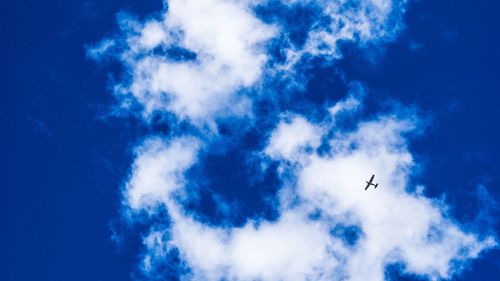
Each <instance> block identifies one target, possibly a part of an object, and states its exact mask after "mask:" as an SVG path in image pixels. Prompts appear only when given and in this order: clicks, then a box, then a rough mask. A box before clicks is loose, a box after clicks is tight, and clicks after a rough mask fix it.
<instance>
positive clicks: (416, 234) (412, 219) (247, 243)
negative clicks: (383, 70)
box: [88, 0, 496, 281]
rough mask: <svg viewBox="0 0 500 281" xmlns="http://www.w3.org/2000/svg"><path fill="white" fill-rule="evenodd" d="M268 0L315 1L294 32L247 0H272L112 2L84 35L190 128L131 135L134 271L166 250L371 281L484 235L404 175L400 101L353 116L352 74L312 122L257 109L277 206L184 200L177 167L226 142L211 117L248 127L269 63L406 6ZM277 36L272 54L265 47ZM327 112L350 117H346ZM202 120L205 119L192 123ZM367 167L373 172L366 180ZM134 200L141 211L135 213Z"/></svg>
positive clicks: (293, 60) (482, 246)
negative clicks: (256, 209) (210, 212)
mask: <svg viewBox="0 0 500 281" xmlns="http://www.w3.org/2000/svg"><path fill="white" fill-rule="evenodd" d="M278 2H280V5H281V6H282V7H286V9H289V10H294V9H302V8H304V7H307V8H310V9H312V10H314V11H317V14H316V15H317V16H316V17H315V18H314V19H313V20H312V23H310V24H309V25H306V26H304V29H306V33H305V35H304V36H305V38H304V43H303V44H293V43H290V42H287V40H283V38H285V39H286V38H290V36H291V33H292V32H293V31H291V30H290V29H289V28H287V25H286V24H284V23H283V22H281V21H280V20H274V21H273V20H269V18H263V16H262V13H258V12H256V10H257V9H260V11H262V10H266V9H267V8H269V7H271V6H273V5H274V4H276V3H277V2H273V1H244V0H171V1H168V4H167V5H166V7H167V8H166V9H165V11H163V14H162V15H161V17H160V18H155V19H148V20H146V21H145V22H140V21H137V20H133V19H131V17H129V16H124V17H122V20H121V21H120V26H121V28H122V30H123V33H122V34H121V35H119V36H117V37H116V38H114V39H107V40H104V41H102V42H101V43H100V44H98V45H97V46H96V47H95V48H93V49H91V50H89V53H88V54H89V56H90V57H92V58H94V59H102V58H106V57H107V56H108V55H114V57H115V58H117V59H118V60H120V61H121V62H122V63H123V64H124V66H125V68H126V69H127V73H128V74H129V76H126V78H125V79H124V80H123V81H122V83H120V84H119V85H115V94H116V95H117V96H118V97H120V98H121V99H122V101H123V104H124V105H125V106H126V107H125V108H126V109H131V108H132V107H127V106H128V105H131V104H135V105H139V106H140V107H141V108H142V111H141V112H142V114H143V115H142V117H143V118H144V120H145V121H146V122H148V121H149V119H150V118H151V116H152V114H153V113H155V112H159V113H160V114H165V115H166V114H169V116H174V119H175V120H174V121H172V122H177V121H183V122H186V124H188V125H189V126H191V127H190V128H195V129H193V130H192V131H191V130H183V129H181V127H182V126H180V127H179V128H178V127H175V126H174V127H173V132H172V134H171V136H170V137H154V136H147V137H146V140H145V141H144V142H143V143H142V144H141V145H139V146H138V147H137V148H136V150H135V156H136V157H135V160H134V163H133V165H132V167H131V173H130V176H129V178H128V179H127V182H126V184H125V186H124V190H123V204H124V206H125V207H126V208H125V209H127V210H128V212H129V215H130V216H129V217H128V218H129V219H130V220H135V219H143V220H146V221H145V222H144V223H146V224H148V225H149V226H150V228H149V232H148V234H146V235H145V237H144V240H143V241H144V246H145V252H144V256H143V257H144V258H143V263H142V269H143V271H144V272H145V274H146V275H148V276H153V275H154V274H156V273H157V271H156V270H157V268H161V267H162V265H164V264H165V263H169V261H170V260H169V259H170V258H171V257H172V256H177V257H178V258H179V259H180V262H179V263H178V267H179V268H183V269H186V270H179V272H178V275H179V276H177V277H179V278H185V279H189V280H297V281H299V280H352V281H357V280H375V281H376V280H384V278H385V275H384V274H385V269H386V267H387V266H388V265H392V264H402V265H403V266H404V271H406V272H408V273H412V274H417V275H420V276H422V277H425V278H429V279H439V278H449V277H450V276H452V275H453V274H455V273H456V272H458V271H460V269H461V265H463V264H464V263H465V262H466V261H467V260H469V259H473V258H476V257H478V256H479V255H480V254H481V252H483V251H484V250H486V249H489V248H491V247H494V246H496V241H495V240H494V239H493V238H492V237H488V236H484V235H481V234H478V233H473V232H469V231H467V230H466V229H464V228H463V227H462V226H461V225H460V224H459V223H457V222H455V221H453V219H452V218H450V216H449V214H447V213H446V210H447V206H446V204H445V203H444V202H442V201H438V200H435V199H431V198H428V197H426V196H425V195H424V191H423V188H416V187H413V186H410V185H409V181H408V178H409V177H410V176H411V173H412V170H413V169H414V168H415V166H416V165H417V164H416V163H414V160H413V157H412V155H411V152H410V151H409V150H408V146H407V142H408V141H407V138H406V136H407V135H408V134H411V132H412V131H413V130H415V129H419V127H420V125H419V123H418V119H417V118H416V117H415V116H414V115H412V114H411V113H408V111H405V110H398V109H396V110H395V111H394V112H393V113H392V114H387V115H380V116H377V117H373V118H372V119H369V120H366V119H361V118H360V117H359V116H358V115H356V112H357V111H358V110H359V109H360V108H361V107H362V103H363V96H364V91H363V89H362V87H361V86H360V84H355V86H356V85H357V86H356V87H355V88H354V91H351V92H350V93H348V96H347V97H346V98H344V99H343V100H341V101H338V102H337V103H336V104H335V105H333V106H331V107H330V108H328V109H325V110H323V111H324V112H327V113H326V114H325V116H323V119H322V120H321V121H318V119H321V118H318V117H317V116H315V118H314V119H313V118H311V117H310V116H307V114H303V115H300V114H298V113H296V112H280V111H279V107H277V108H273V109H270V110H269V111H270V112H271V113H269V116H267V115H266V116H259V118H260V119H259V120H265V121H266V123H267V124H273V125H274V127H273V129H271V131H267V132H264V133H263V134H259V135H258V136H257V138H260V139H259V140H258V141H260V142H261V143H264V144H266V145H265V147H260V148H259V149H258V150H257V151H253V152H254V153H253V154H252V155H254V157H256V159H253V160H255V161H256V162H258V161H260V162H261V163H262V167H263V169H266V167H267V169H273V167H276V166H278V168H277V171H278V173H277V177H278V181H279V183H278V184H279V187H280V190H279V192H277V194H275V195H274V196H275V197H276V198H275V199H276V200H275V201H272V202H279V203H277V204H276V205H274V206H273V208H274V209H275V210H276V212H277V216H276V218H275V219H273V220H270V219H268V218H266V217H260V218H259V217H253V218H247V220H246V222H245V223H243V224H242V225H233V224H231V223H227V224H222V225H216V224H210V223H207V222H206V221H203V220H201V219H200V218H199V217H198V216H197V215H195V214H194V213H193V212H192V211H189V210H190V209H189V207H187V205H188V202H189V199H190V198H192V197H193V196H194V197H196V192H197V189H192V188H191V187H192V186H196V181H197V178H196V175H193V174H190V173H189V171H190V169H192V168H193V167H195V166H196V165H198V166H200V165H201V166H203V165H204V164H206V163H203V161H202V160H203V159H204V158H203V157H201V156H203V155H204V154H205V153H209V152H210V150H211V149H217V150H218V151H219V152H220V151H221V149H220V147H216V146H218V145H221V144H222V145H225V144H227V143H226V142H223V141H219V140H220V138H221V136H219V135H217V133H216V132H217V129H218V126H219V122H220V121H221V119H225V120H226V121H227V119H230V120H233V119H234V120H237V122H235V123H237V125H233V126H232V127H231V129H232V130H234V132H235V134H234V135H238V134H239V133H240V132H241V133H242V131H243V130H242V129H241V127H242V126H240V125H242V124H243V125H245V126H243V127H245V130H248V128H249V127H252V126H253V127H252V128H255V127H258V126H259V124H255V123H254V122H257V121H255V120H250V118H249V116H252V114H253V113H252V103H253V102H254V101H255V100H256V99H258V100H260V101H261V100H262V99H264V100H266V99H273V98H275V97H276V95H279V94H283V93H274V92H272V91H273V90H272V89H273V87H269V89H267V90H265V91H262V89H265V88H266V86H269V85H270V84H272V83H273V81H275V80H273V79H275V78H276V76H279V75H282V74H286V75H289V74H291V75H293V74H294V71H295V70H294V69H295V66H296V65H298V64H299V63H300V62H302V61H303V58H310V57H317V58H321V59H324V60H326V61H332V60H334V59H336V58H338V57H340V56H341V53H340V49H339V47H340V46H339V45H340V43H341V42H352V43H355V44H358V45H361V46H364V45H365V44H379V43H381V42H384V41H387V40H392V39H394V38H395V36H396V35H397V33H398V32H399V30H400V29H401V27H402V26H403V23H402V22H401V20H400V18H401V15H402V14H403V12H404V10H405V7H406V5H405V4H406V1H390V0H363V1H349V0H337V1H309V0H287V1H285V0H283V1H278ZM273 11H274V12H273ZM269 13H278V12H275V10H273V9H271V8H269ZM275 16H276V17H277V18H279V17H278V15H275ZM271 18H272V17H271ZM276 46H278V53H284V54H285V59H284V60H281V61H280V60H279V59H278V58H276V56H277V55H276V49H273V48H275V47H276ZM276 70H280V71H276ZM295 82H296V83H306V82H305V81H302V80H300V79H298V80H297V81H295ZM256 97H257V98H256ZM291 102H292V103H293V100H291ZM328 102H331V101H328ZM276 116H278V118H276ZM275 118H276V119H275ZM339 118H346V119H348V120H349V121H350V123H351V125H353V126H349V128H350V129H345V128H343V127H342V126H341V124H339V122H337V121H338V119H339ZM238 122H239V123H238ZM248 124H251V125H248ZM204 126H209V128H210V130H208V131H207V130H198V129H199V128H201V127H204ZM222 150H223V149H222ZM255 155H256V156H255ZM269 163H273V164H275V165H268V164H269ZM226 172H231V171H226ZM257 172H258V171H257ZM372 174H375V175H376V179H375V180H376V181H378V183H379V187H378V188H377V189H376V190H372V189H369V190H367V191H365V190H364V180H365V179H367V178H369V177H370V176H371V175H372ZM229 188H233V189H237V188H239V187H238V186H232V187H229ZM221 200H223V199H221ZM227 208H229V209H230V208H231V205H230V204H228V207H227ZM230 211H231V210H229V212H230ZM144 212H145V213H146V214H147V215H148V216H146V218H145V217H144V216H136V215H137V214H142V213H144ZM175 266H176V265H174V267H175Z"/></svg>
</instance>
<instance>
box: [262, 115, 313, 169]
mask: <svg viewBox="0 0 500 281" xmlns="http://www.w3.org/2000/svg"><path fill="white" fill-rule="evenodd" d="M320 132H321V129H320V128H317V127H315V126H314V125H312V124H311V123H309V122H308V121H307V120H306V119H304V118H303V117H301V116H293V117H291V120H283V121H281V122H280V123H279V124H278V127H277V128H276V129H275V130H274V131H273V133H272V135H271V138H270V140H269V145H268V146H267V148H266V150H265V153H266V154H267V155H269V156H270V157H272V158H274V159H283V158H284V159H292V158H294V159H295V157H298V156H299V154H301V153H303V152H305V150H306V149H307V148H310V149H316V148H317V147H318V146H319V145H320V141H321V135H320Z"/></svg>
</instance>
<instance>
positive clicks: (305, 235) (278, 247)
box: [131, 116, 496, 281]
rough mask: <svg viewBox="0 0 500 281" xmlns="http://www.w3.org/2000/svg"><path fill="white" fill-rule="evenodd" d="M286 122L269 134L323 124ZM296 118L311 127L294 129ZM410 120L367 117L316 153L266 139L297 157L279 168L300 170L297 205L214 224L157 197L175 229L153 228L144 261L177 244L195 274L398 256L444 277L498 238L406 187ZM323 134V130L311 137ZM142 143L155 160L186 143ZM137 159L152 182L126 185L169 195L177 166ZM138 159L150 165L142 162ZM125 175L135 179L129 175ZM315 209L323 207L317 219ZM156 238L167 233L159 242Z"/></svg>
mask: <svg viewBox="0 0 500 281" xmlns="http://www.w3.org/2000/svg"><path fill="white" fill-rule="evenodd" d="M292 120H293V121H291V122H290V123H281V124H280V125H279V126H278V127H277V128H276V129H275V131H274V132H273V134H272V135H271V139H273V138H280V137H281V136H283V135H284V134H286V135H287V136H288V138H289V139H291V140H302V141H299V143H305V141H303V140H304V139H301V138H302V136H301V134H302V133H303V132H304V131H307V130H312V131H316V132H320V130H319V129H320V127H319V126H320V125H315V124H314V123H311V122H308V121H306V119H305V118H304V117H297V116H296V117H294V119H292ZM294 126H298V127H304V126H305V127H309V129H307V130H296V128H294ZM415 126H416V124H415V121H414V118H413V117H411V116H410V117H408V118H405V119H399V118H397V117H394V116H385V117H380V118H378V119H376V120H372V121H368V122H363V123H360V124H359V126H358V128H357V129H355V130H354V131H352V132H339V133H337V134H335V135H334V136H333V137H331V138H330V139H328V142H329V143H330V144H331V150H330V151H329V152H328V153H322V154H318V153H317V152H316V150H315V149H314V148H313V149H311V150H309V151H300V152H299V151H298V150H296V148H297V144H291V145H290V144H289V143H285V144H282V145H281V146H277V147H275V148H273V146H275V145H276V142H274V143H273V141H270V142H269V143H270V147H268V148H266V151H274V153H276V154H277V155H279V157H280V158H281V159H283V160H286V161H289V162H291V163H295V164H294V165H291V166H286V167H285V169H292V173H293V174H294V175H295V176H296V180H295V181H292V182H291V183H289V184H288V185H287V187H286V188H288V189H291V193H292V194H294V195H293V196H295V199H294V200H293V201H294V202H295V203H294V204H292V205H281V206H279V207H278V209H279V210H280V215H279V218H278V219H277V221H274V222H271V221H265V220H261V221H249V222H247V223H246V224H245V225H244V226H242V227H231V226H226V227H218V226H211V225H208V224H204V223H202V222H199V221H197V220H196V218H195V217H192V216H191V215H189V214H186V213H185V211H183V207H182V203H181V202H177V201H169V200H160V201H162V202H164V203H163V204H165V207H167V208H168V211H169V214H170V219H171V227H170V228H165V229H163V231H165V232H168V233H169V235H158V234H157V232H153V233H152V234H151V235H150V236H148V237H147V238H146V239H145V244H146V245H147V246H148V248H149V251H150V254H149V255H147V256H146V258H145V261H144V263H145V264H146V265H149V266H145V268H146V269H149V270H151V271H154V268H151V266H150V264H151V258H152V257H156V259H160V260H161V258H162V257H164V256H165V255H166V254H165V253H168V251H169V249H173V248H177V249H178V250H179V252H180V255H181V258H182V260H183V261H184V262H185V263H186V264H187V265H188V266H189V268H190V269H191V271H192V272H191V277H190V278H191V279H193V280H220V279H222V278H230V279H234V280H255V279H259V280H352V281H358V280H374V281H377V280H384V270H385V267H386V266H387V265H389V264H394V263H403V264H404V265H405V270H406V272H408V273H412V274H418V275H421V276H427V277H428V278H432V279H438V278H449V277H450V276H452V275H453V274H454V273H455V272H456V271H459V270H460V265H461V264H463V262H465V261H467V260H468V259H472V258H476V257H477V256H478V255H479V254H480V253H481V252H482V251H483V250H485V249H489V248H491V247H494V246H496V242H495V240H494V239H493V238H492V237H486V238H485V239H481V238H480V237H479V236H478V235H477V234H474V233H468V232H466V231H464V230H462V229H461V228H460V226H459V225H457V224H456V223H455V222H453V221H452V220H450V219H448V215H447V214H446V206H445V205H444V203H443V202H440V201H436V200H432V199H429V198H427V197H425V196H423V195H422V194H421V193H415V192H412V191H410V189H409V186H408V181H407V179H408V177H409V175H410V173H411V170H412V167H413V165H414V163H413V159H412V157H411V154H410V153H409V151H408V150H407V145H406V140H405V139H404V138H403V135H404V133H405V132H408V131H409V130H412V129H413V128H414V127H415ZM284 131H286V133H285V132H284ZM326 133H327V132H326V131H325V130H323V131H322V133H320V135H319V136H317V137H322V136H323V135H324V134H326ZM307 135H309V134H307V133H306V136H307ZM176 145H180V146H178V147H175V146H176ZM184 145H186V146H187V148H184V147H182V146H184ZM148 147H153V149H148V150H147V151H148V152H147V153H146V155H150V153H152V155H159V156H158V157H155V159H166V158H170V157H166V156H165V155H167V154H168V153H157V151H171V152H172V153H175V154H177V153H181V154H183V151H186V149H187V151H190V150H189V149H190V147H192V145H191V143H190V142H175V144H171V145H170V146H169V147H168V149H165V148H163V149H160V150H158V149H157V148H156V147H155V145H152V146H151V145H148ZM279 148H282V150H280V149H279ZM174 151H175V152H174ZM297 153H300V154H301V155H302V156H301V158H298V157H297V155H296V154H297ZM161 155H163V156H161ZM188 155H192V153H188ZM164 157H166V158H164ZM180 158H181V159H186V158H187V159H192V156H189V157H180ZM139 159H140V160H139V161H138V162H136V166H137V167H136V169H135V171H136V172H134V175H135V176H137V177H139V179H140V178H141V177H144V175H148V181H147V182H148V183H147V184H144V185H145V186H146V188H141V187H140V184H135V185H132V186H135V187H136V188H139V189H140V190H147V192H144V191H141V192H140V193H141V194H156V198H168V197H169V195H168V193H169V192H170V193H171V192H174V191H175V190H176V189H173V188H172V186H175V184H172V182H175V180H171V174H172V170H176V168H173V166H172V165H163V167H164V168H161V167H162V165H158V164H157V163H154V162H155V161H158V160H154V161H150V160H146V161H144V160H142V159H141V158H139ZM145 159H149V157H148V156H145ZM174 159H177V158H176V157H174ZM159 161H160V163H161V160H159ZM175 162H176V161H173V163H175ZM177 162H179V161H177ZM180 162H181V163H182V164H176V165H175V166H176V167H179V168H178V169H186V168H188V167H187V166H188V164H189V163H192V161H191V160H190V161H184V160H183V161H180ZM137 163H139V164H137ZM141 163H144V164H142V165H144V166H145V167H146V168H141V167H139V166H141ZM151 163H154V164H153V166H155V167H160V168H159V169H160V170H162V169H163V170H164V172H156V169H153V171H154V172H152V173H150V172H143V173H144V174H142V173H141V171H149V168H148V167H150V166H151ZM137 171H139V172H137ZM372 173H373V174H375V175H376V178H375V180H376V181H377V182H378V183H379V187H378V188H377V189H376V190H375V189H373V190H372V189H369V190H367V191H365V190H364V180H366V179H368V178H369V176H370V175H371V174H372ZM165 175H167V176H165ZM154 179H156V180H154ZM151 180H154V181H153V182H154V183H156V184H158V185H159V186H158V187H157V189H152V188H147V187H148V186H149V182H151ZM283 180H285V181H286V180H288V179H283ZM131 182H137V181H136V180H135V178H134V177H132V179H131ZM177 188H179V187H177ZM235 188H237V187H235ZM158 190H162V191H161V192H159V191H158ZM131 202H134V201H131ZM282 202H285V201H282ZM318 212H319V214H320V215H318V216H316V217H315V216H314V214H317V213H318ZM345 225H353V226H356V227H358V228H359V230H360V233H358V234H357V235H358V236H359V237H358V239H357V240H356V241H355V243H354V245H350V243H349V242H348V240H347V238H346V237H342V235H338V234H335V233H334V232H332V230H334V229H335V228H337V227H343V226H345ZM158 237H161V239H163V240H161V239H160V241H161V242H156V241H157V240H158ZM151 241H154V243H151ZM151 245H153V247H152V246H151ZM158 253H160V255H159V254H158Z"/></svg>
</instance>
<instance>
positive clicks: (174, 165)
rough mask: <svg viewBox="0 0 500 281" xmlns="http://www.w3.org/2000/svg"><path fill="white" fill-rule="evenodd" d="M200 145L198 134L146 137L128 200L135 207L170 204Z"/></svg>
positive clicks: (137, 209)
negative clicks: (191, 136) (173, 136)
mask: <svg viewBox="0 0 500 281" xmlns="http://www.w3.org/2000/svg"><path fill="white" fill-rule="evenodd" d="M198 149H199V142H198V140H196V139H194V138H177V139H172V140H170V141H169V142H165V141H164V140H162V139H160V138H152V139H149V140H147V141H145V142H144V143H143V144H142V145H141V146H140V147H138V148H137V149H136V155H137V156H136V159H135V161H134V164H133V166H132V174H131V177H130V179H129V181H128V183H127V185H126V188H125V194H124V195H125V200H126V202H125V204H126V205H127V206H129V207H130V208H132V209H133V210H135V211H140V210H142V209H151V208H153V207H155V206H156V205H158V204H167V202H168V201H169V200H170V195H171V194H172V193H173V192H175V191H176V190H178V189H179V188H181V187H183V185H184V175H183V173H184V172H185V170H186V169H187V168H189V167H190V166H191V165H193V163H195V161H196V154H197V151H198Z"/></svg>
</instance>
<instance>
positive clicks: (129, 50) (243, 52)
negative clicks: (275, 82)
mask: <svg viewBox="0 0 500 281" xmlns="http://www.w3.org/2000/svg"><path fill="white" fill-rule="evenodd" d="M121 27H122V29H123V30H125V31H126V33H125V36H126V38H125V41H124V44H125V46H124V50H123V53H122V54H121V56H120V58H121V59H122V60H123V62H124V63H125V64H126V65H127V67H129V68H130V73H131V79H130V81H125V82H124V83H123V85H121V86H120V87H118V88H117V89H118V91H117V93H118V94H119V95H120V94H128V93H131V94H132V96H133V97H134V99H135V100H136V101H137V102H139V104H140V105H142V106H143V113H144V117H145V118H149V116H150V115H151V113H152V112H154V111H169V112H172V113H175V114H176V115H177V116H178V118H180V119H185V120H189V121H191V122H193V123H196V124H205V123H210V121H212V119H213V115H214V114H222V115H223V114H227V112H228V111H229V112H232V113H233V114H235V115H238V114H242V112H241V110H240V109H236V110H232V109H233V108H234V104H237V105H244V104H246V103H247V101H246V100H245V99H244V98H243V99H242V98H240V97H239V96H238V95H237V92H238V91H240V90H243V89H245V88H248V87H250V86H252V85H253V84H254V83H255V82H256V81H257V80H258V79H259V78H260V77H261V75H262V72H263V68H264V64H265V63H266V61H267V60H268V55H267V53H266V51H265V43H266V41H268V40H269V39H271V38H272V37H273V35H274V34H275V32H276V28H275V27H273V26H270V25H267V24H265V23H263V22H262V21H261V20H259V19H258V18H257V17H256V16H255V15H254V14H253V13H252V12H251V11H250V10H249V7H248V5H247V4H246V3H244V2H237V1H219V0H187V1H181V0H171V1H169V2H168V10H166V11H165V12H164V14H163V18H162V19H161V20H154V19H152V20H148V21H146V22H145V23H144V24H142V23H139V22H135V21H133V20H132V19H130V18H126V19H124V20H122V21H121ZM106 46H107V44H104V43H101V44H100V45H98V46H97V47H96V48H95V49H94V50H90V51H89V53H90V54H91V55H93V56H95V55H96V54H101V53H103V52H104V51H105V50H106V49H107V48H104V47H106ZM172 48H177V49H178V50H184V51H185V52H190V53H191V54H192V56H193V57H192V58H191V59H187V60H186V59H180V60H179V59H176V58H175V57H172V56H169V55H162V54H161V53H158V51H159V50H163V51H168V50H169V49H172ZM214 100H216V101H217V102H214ZM245 111H247V112H248V111H249V108H247V109H246V110H245ZM211 117H212V118H211ZM206 118H208V119H206Z"/></svg>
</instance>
